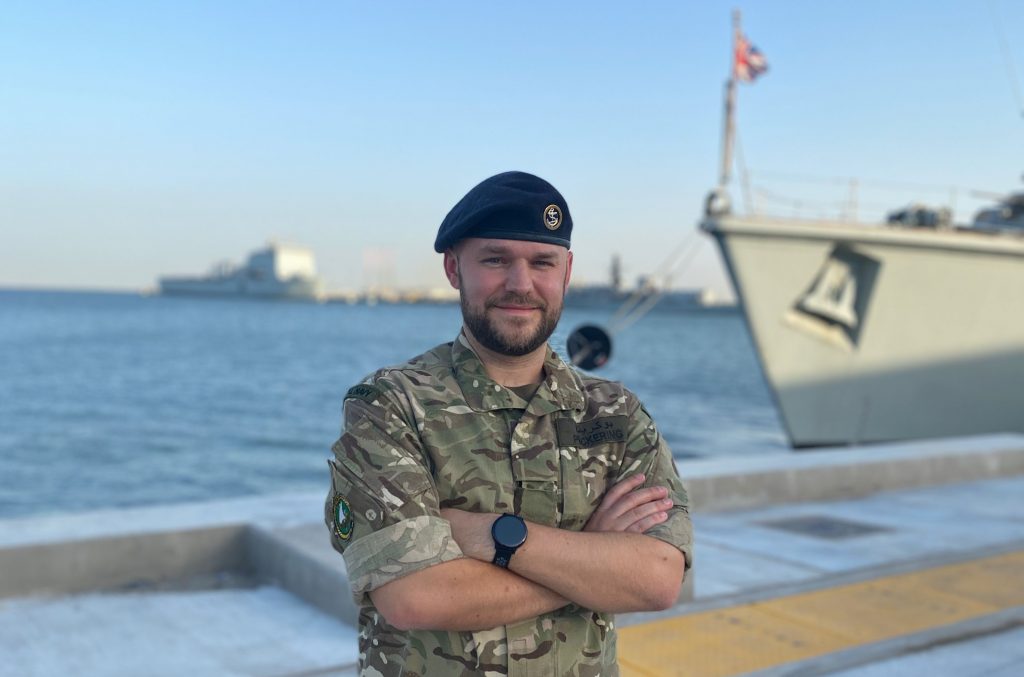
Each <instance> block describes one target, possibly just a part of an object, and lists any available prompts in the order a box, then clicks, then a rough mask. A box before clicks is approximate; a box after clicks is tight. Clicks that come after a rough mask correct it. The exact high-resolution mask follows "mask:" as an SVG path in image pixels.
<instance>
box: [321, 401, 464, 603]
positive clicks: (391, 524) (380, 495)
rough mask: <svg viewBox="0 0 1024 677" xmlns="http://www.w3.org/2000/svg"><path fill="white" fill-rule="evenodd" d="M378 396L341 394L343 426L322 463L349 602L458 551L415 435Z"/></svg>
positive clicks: (330, 519)
mask: <svg viewBox="0 0 1024 677" xmlns="http://www.w3.org/2000/svg"><path fill="white" fill-rule="evenodd" d="M381 400H382V401H381V402H364V401H362V400H355V399H350V400H346V402H345V425H344V430H343V433H342V435H341V437H340V438H339V439H338V441H337V442H335V443H334V446H333V447H332V451H333V452H334V458H333V459H332V460H330V461H329V462H328V464H329V465H330V471H331V490H330V492H329V493H328V496H327V501H326V503H325V506H324V519H325V522H326V523H327V527H328V529H329V530H330V534H331V544H332V545H333V546H334V548H335V549H336V550H338V551H339V552H340V553H341V554H342V556H343V557H344V559H345V566H346V568H347V570H348V579H349V584H350V586H351V588H352V596H353V598H354V599H355V601H356V603H357V604H364V603H366V600H365V599H364V597H365V595H366V594H367V593H369V592H371V591H372V590H375V589H377V588H379V587H380V586H382V585H384V584H386V583H389V582H391V581H393V580H396V579H398V578H402V577H403V576H408V575H409V574H412V573H415V572H416V571H420V570H421V569H425V568H427V567H430V566H433V565H435V564H440V563H442V562H447V561H449V560H453V559H458V558H459V557H462V551H461V550H460V549H459V546H458V544H457V543H456V542H455V539H454V538H453V537H452V533H451V528H450V526H449V524H448V522H447V521H446V520H444V519H443V518H442V517H441V516H440V510H439V506H438V498H437V489H436V487H435V485H434V481H433V478H432V476H431V474H430V470H429V467H428V465H427V461H426V459H425V458H424V456H423V453H422V451H421V449H420V446H419V437H418V436H417V435H416V434H415V433H414V432H413V431H412V428H410V427H409V425H408V423H406V421H405V420H404V418H403V416H402V415H401V413H400V410H398V408H397V407H395V406H393V405H392V403H390V402H389V401H387V400H386V399H385V398H384V396H383V395H382V396H381Z"/></svg>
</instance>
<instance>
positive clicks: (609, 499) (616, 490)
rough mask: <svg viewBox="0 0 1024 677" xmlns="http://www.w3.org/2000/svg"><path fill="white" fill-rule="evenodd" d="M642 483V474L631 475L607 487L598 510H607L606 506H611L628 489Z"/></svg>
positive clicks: (627, 491)
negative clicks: (609, 487)
mask: <svg viewBox="0 0 1024 677" xmlns="http://www.w3.org/2000/svg"><path fill="white" fill-rule="evenodd" d="M643 483H644V476H643V474H637V475H633V476H631V477H627V478H626V479H624V480H622V481H620V482H619V483H617V484H616V485H615V486H613V487H612V488H611V489H609V490H608V493H607V494H605V495H604V499H603V500H602V501H601V507H600V508H599V510H607V509H608V508H610V507H612V506H613V505H615V503H616V502H617V501H618V500H619V499H620V498H622V497H623V496H625V495H626V494H628V493H629V492H630V491H633V490H634V489H636V488H637V487H638V486H640V485H641V484H643Z"/></svg>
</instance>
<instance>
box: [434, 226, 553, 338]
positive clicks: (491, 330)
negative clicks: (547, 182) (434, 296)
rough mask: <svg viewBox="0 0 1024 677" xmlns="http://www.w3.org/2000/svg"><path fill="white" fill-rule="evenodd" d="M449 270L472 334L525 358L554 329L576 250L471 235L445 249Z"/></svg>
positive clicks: (445, 266) (445, 258) (464, 319)
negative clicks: (471, 236) (472, 236)
mask: <svg viewBox="0 0 1024 677" xmlns="http://www.w3.org/2000/svg"><path fill="white" fill-rule="evenodd" d="M444 268H445V274H446V275H447V276H448V281H449V282H450V283H451V285H452V286H453V287H455V288H456V289H458V290H459V298H460V300H461V302H462V318H463V321H464V322H465V324H466V328H467V329H468V330H469V332H470V333H471V334H472V335H473V338H475V339H476V340H477V341H478V342H479V343H480V344H481V345H482V346H484V347H485V348H487V349H488V350H492V351H494V352H495V353H499V354H501V355H509V356H521V355H527V354H529V353H532V352H533V351H535V350H537V349H538V348H540V347H541V346H542V345H544V343H545V342H546V341H547V340H548V338H549V337H550V336H551V334H552V332H554V331H555V326H556V325H557V324H558V319H559V317H561V315H562V299H563V298H564V296H565V290H566V288H567V287H568V284H569V274H570V273H571V271H572V252H570V251H568V250H567V249H566V248H565V247H560V246H558V245H552V244H544V243H541V242H521V241H518V240H492V239H483V238H467V239H465V240H462V241H461V242H459V243H458V244H457V245H456V246H455V248H454V249H450V250H448V251H447V252H445V255H444Z"/></svg>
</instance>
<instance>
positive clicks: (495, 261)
mask: <svg viewBox="0 0 1024 677" xmlns="http://www.w3.org/2000/svg"><path fill="white" fill-rule="evenodd" d="M484 263H487V264H493V265H497V264H499V263H501V258H499V257H497V256H492V257H490V258H488V259H484Z"/></svg>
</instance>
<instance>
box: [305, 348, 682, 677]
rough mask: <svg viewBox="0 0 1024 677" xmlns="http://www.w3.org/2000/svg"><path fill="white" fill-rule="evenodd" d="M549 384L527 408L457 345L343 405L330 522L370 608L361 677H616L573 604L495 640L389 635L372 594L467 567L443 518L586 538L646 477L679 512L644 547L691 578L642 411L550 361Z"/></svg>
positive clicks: (675, 484)
mask: <svg viewBox="0 0 1024 677" xmlns="http://www.w3.org/2000/svg"><path fill="white" fill-rule="evenodd" d="M544 373H545V376H544V381H543V383H542V384H541V386H540V387H539V388H538V389H537V391H536V393H535V394H534V396H533V397H532V398H531V399H530V401H529V402H527V401H525V400H523V399H522V398H520V397H519V395H517V394H516V393H515V392H513V391H512V390H510V389H508V388H504V387H502V386H500V385H498V384H496V383H495V382H494V381H492V380H491V379H490V378H488V376H487V373H486V372H485V370H484V367H483V364H482V363H481V362H480V360H479V359H478V358H477V356H476V355H475V354H474V353H473V351H472V350H471V349H470V347H469V345H468V343H467V342H466V339H465V337H464V336H462V335H460V336H459V338H458V340H456V341H455V342H454V343H447V344H444V345H441V346H438V347H437V348H434V349H433V350H431V351H430V352H427V353H425V354H423V355H421V356H419V357H417V358H414V359H413V360H411V361H409V362H408V363H407V364H404V365H402V366H400V367H395V368H390V369H382V370H380V371H378V372H376V373H375V374H373V375H372V376H370V377H369V378H368V379H366V380H365V381H364V383H363V384H361V385H357V386H355V387H354V388H352V389H351V390H350V391H349V392H348V394H347V395H346V398H345V422H344V429H343V433H342V435H341V438H340V439H339V440H338V441H337V442H336V443H335V444H334V447H333V451H334V459H333V460H331V461H330V462H329V463H330V466H331V482H332V487H331V491H330V493H329V495H328V497H327V504H326V509H325V513H326V515H325V516H326V521H327V525H328V527H329V528H330V531H331V542H332V544H333V546H334V547H335V548H336V549H337V550H338V551H340V552H341V553H342V554H343V555H344V559H345V564H346V567H347V569H348V577H349V582H350V584H351V586H352V594H353V596H354V597H355V599H356V603H357V605H358V606H359V607H360V614H359V659H360V667H361V669H362V674H363V675H374V676H377V675H417V676H419V675H501V674H506V673H507V674H509V675H557V676H559V677H560V676H562V675H578V676H585V675H601V676H607V675H616V674H618V666H617V663H616V652H615V629H614V623H613V616H612V615H611V614H605V613H597V612H594V611H591V610H589V609H584V608H581V607H579V606H577V605H575V604H569V605H568V606H565V607H563V608H561V609H559V610H557V611H554V612H552V613H547V614H543V615H541V616H538V617H537V618H534V619H531V620H528V621H524V622H521V623H515V624H512V625H507V626H503V627H498V628H494V629H493V630H488V631H485V632H454V631H452V632H449V631H444V630H439V631H408V632H404V631H400V630H397V629H395V628H394V627H392V626H390V625H388V623H387V621H385V619H384V617H383V616H381V615H380V614H379V613H378V612H377V610H376V608H374V606H373V603H372V601H371V599H370V596H369V595H368V594H367V593H368V592H369V591H371V590H374V589H376V588H378V587H380V586H382V585H384V584H385V583H388V582H389V581H392V580H395V579H397V578H400V577H402V576H406V575H408V574H411V573H414V572H416V571H419V570H421V569H424V568H426V567H429V566H432V565H435V564H439V563H441V562H446V561H448V560H452V559H456V558H458V557H462V552H461V550H460V549H459V546H458V544H457V543H456V542H455V539H454V538H452V534H451V529H450V528H449V525H448V522H447V521H445V520H444V519H442V518H441V517H440V515H439V510H440V509H441V508H448V507H451V508H459V509H461V510H468V511H473V512H491V513H505V512H511V513H515V514H517V515H520V516H522V517H523V518H525V519H526V520H528V521H531V522H535V523H538V524H544V525H548V526H552V527H558V528H561V529H570V530H573V531H580V530H582V529H583V527H584V525H585V524H586V522H587V519H588V518H589V517H590V515H591V513H592V512H593V511H594V510H595V509H596V508H597V506H598V504H599V503H600V501H601V498H602V496H603V495H604V493H605V491H606V490H607V489H608V488H609V487H611V486H612V485H613V484H614V483H615V482H617V481H618V480H619V479H621V478H625V477H627V476H629V475H633V474H636V473H641V472H642V473H645V474H646V475H647V480H646V485H647V486H651V485H660V486H666V487H668V488H669V496H670V497H672V498H673V499H674V507H673V508H672V509H671V510H670V511H669V519H668V520H666V521H665V522H662V523H661V524H658V525H657V526H655V527H653V528H651V529H649V530H648V531H647V532H646V533H647V535H648V536H653V537H654V538H658V539H660V540H663V541H665V542H667V543H670V544H672V545H674V546H675V547H677V548H679V549H680V550H682V551H683V552H684V553H685V555H686V560H687V566H689V565H690V562H692V551H691V543H692V528H691V524H690V516H689V512H688V500H687V496H686V491H685V489H684V488H683V485H682V482H681V481H680V479H679V476H678V475H677V473H676V469H675V463H674V462H673V460H672V456H671V453H670V452H669V449H668V447H667V446H666V445H665V443H664V442H663V441H662V439H661V437H660V435H659V434H658V431H657V430H656V429H655V427H654V424H653V423H652V421H651V419H650V417H649V416H648V415H647V412H646V411H645V410H644V409H643V407H642V406H641V405H640V402H639V400H638V399H637V398H636V396H635V395H633V394H632V393H631V392H629V391H628V390H626V389H625V388H623V387H622V386H621V385H620V384H618V383H614V382H611V381H606V380H603V379H597V378H593V377H590V376H584V375H581V374H580V373H578V372H577V371H575V370H574V369H572V368H570V367H568V366H567V365H566V364H565V363H564V362H563V361H562V360H561V359H560V358H559V357H558V356H557V355H556V354H555V353H554V352H553V351H552V350H551V349H550V348H549V349H548V354H547V358H546V361H545V363H544Z"/></svg>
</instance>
